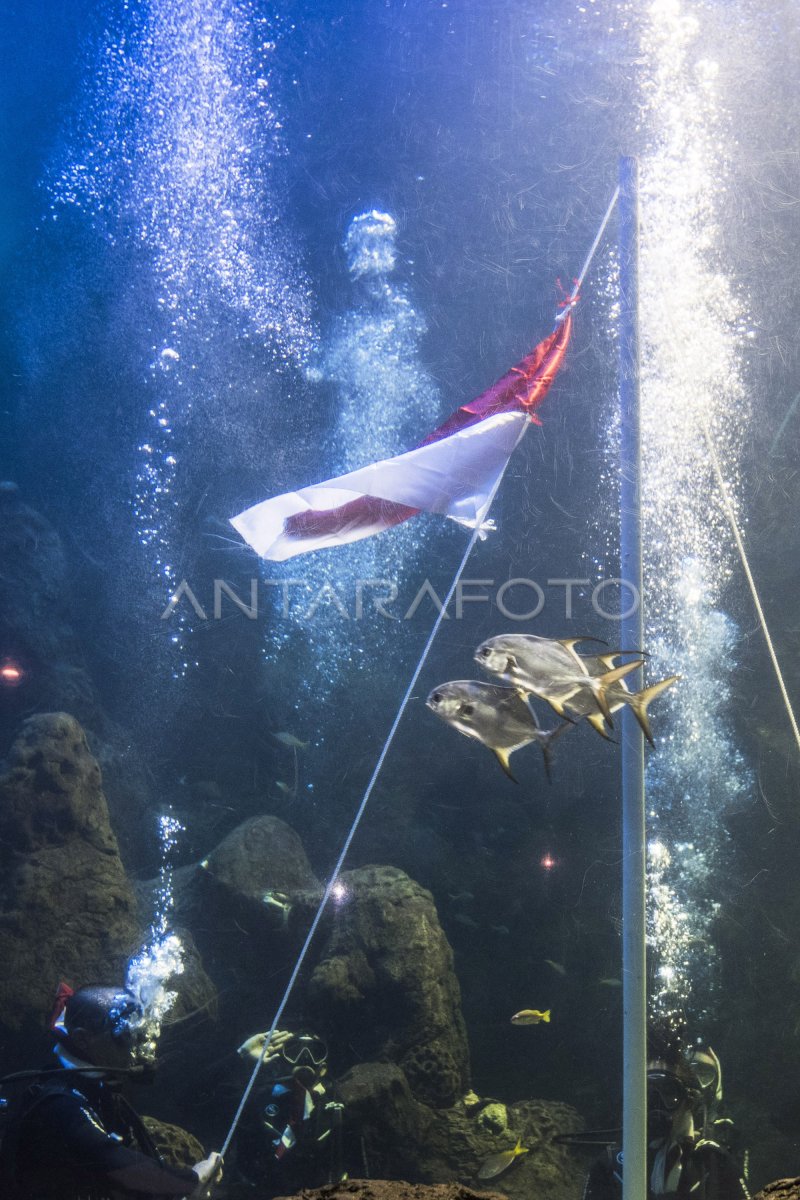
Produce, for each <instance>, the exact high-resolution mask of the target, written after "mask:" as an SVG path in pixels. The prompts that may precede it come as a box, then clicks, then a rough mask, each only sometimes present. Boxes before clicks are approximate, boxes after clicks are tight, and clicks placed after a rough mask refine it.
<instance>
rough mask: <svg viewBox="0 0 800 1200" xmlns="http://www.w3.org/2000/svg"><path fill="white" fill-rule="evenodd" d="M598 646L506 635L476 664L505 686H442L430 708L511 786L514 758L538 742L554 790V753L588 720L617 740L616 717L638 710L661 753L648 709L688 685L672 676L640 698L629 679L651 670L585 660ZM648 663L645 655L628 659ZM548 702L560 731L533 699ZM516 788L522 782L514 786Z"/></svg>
mask: <svg viewBox="0 0 800 1200" xmlns="http://www.w3.org/2000/svg"><path fill="white" fill-rule="evenodd" d="M585 641H597V639H596V638H562V639H554V638H543V637H537V636H535V635H534V634H529V633H505V634H500V635H498V636H496V637H491V638H489V639H488V640H487V641H485V642H482V643H481V645H480V646H478V648H477V650H476V651H475V655H474V658H475V661H476V662H477V663H479V664H480V666H481V667H482V668H483V669H484V670H485V671H486V672H487V673H488V674H490V675H494V676H495V677H496V678H497V679H498V680H499V681H500V683H498V684H489V683H482V682H480V681H479V680H475V679H456V680H451V681H450V682H448V683H441V684H439V686H438V687H435V688H434V689H433V691H432V692H431V693H430V694H429V696H428V699H427V701H426V704H427V706H428V708H430V709H431V711H432V712H434V713H436V715H437V717H440V718H441V719H442V720H443V721H445V722H446V723H447V724H448V725H452V726H453V728H454V729H457V730H458V732H459V733H463V734H464V736H465V737H469V738H473V739H475V740H476V741H479V742H482V743H483V745H484V746H487V747H488V748H489V749H490V750H491V751H492V753H493V754H494V756H495V758H496V759H497V761H498V762H499V764H500V766H501V767H502V769H503V771H504V772H505V773H506V775H508V777H509V778H510V779H514V775H513V774H512V772H511V767H510V765H509V758H510V756H511V755H512V754H513V753H514V751H515V750H519V749H521V748H522V747H523V746H527V745H529V744H530V743H532V742H535V743H536V744H537V745H538V746H539V747H540V749H541V751H542V755H543V758H544V765H545V771H546V773H547V778H548V779H549V780H551V782H552V773H551V766H552V746H553V743H554V742H555V741H556V740H557V739H558V738H559V737H561V736H562V734H563V733H565V732H566V731H567V730H568V729H570V728H571V727H572V726H573V725H575V724H576V723H577V722H578V721H580V720H581V719H582V718H584V717H585V718H586V720H587V721H588V722H589V724H590V725H591V726H592V728H593V729H594V730H595V731H596V732H597V733H599V734H600V736H601V737H604V738H607V739H609V738H610V733H609V730H611V729H613V727H614V726H613V714H614V713H615V712H618V711H619V710H620V709H621V708H623V707H624V706H627V707H628V708H630V710H631V712H632V713H633V714H634V716H635V717H636V720H637V721H638V722H639V725H640V726H641V729H642V732H643V733H644V735H645V737H646V738H647V740H648V742H649V743H650V745H651V746H655V740H654V738H653V732H652V729H651V728H650V721H649V718H648V714H647V708H648V705H649V704H650V702H651V701H652V700H654V699H655V698H656V697H657V696H660V695H661V693H662V692H664V691H666V689H667V688H668V687H671V686H672V684H673V683H675V682H677V680H678V679H679V678H680V676H678V675H670V676H668V678H666V679H661V680H659V681H658V682H657V683H654V684H651V685H650V687H646V688H643V689H642V690H641V691H638V692H632V691H631V690H630V689H629V688H628V685H627V684H626V682H625V677H626V676H627V675H629V674H631V672H632V671H635V670H637V669H638V668H639V667H641V666H642V665H643V664H644V659H643V658H641V657H635V658H634V659H633V661H631V662H624V663H621V664H620V665H618V660H619V658H620V657H621V655H622V654H623V653H624V652H623V651H620V650H615V651H611V652H608V653H606V654H592V655H584V654H579V653H578V651H577V649H576V646H577V644H578V643H579V642H585ZM628 653H632V654H634V655H640V654H641V651H638V650H635V651H628ZM531 697H536V698H537V699H541V700H545V701H547V703H548V704H549V705H550V707H551V708H552V709H553V710H554V711H555V712H556V713H557V714H558V715H559V716H560V717H561V718H562V722H561V724H560V725H557V726H556V727H555V728H554V729H548V730H545V729H542V728H541V726H540V724H539V721H538V719H537V717H536V714H535V713H534V711H533V709H532V708H531V706H530V698H531ZM514 782H515V783H516V782H517V781H516V779H514Z"/></svg>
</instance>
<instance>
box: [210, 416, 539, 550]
mask: <svg viewBox="0 0 800 1200" xmlns="http://www.w3.org/2000/svg"><path fill="white" fill-rule="evenodd" d="M527 421H528V417H527V415H526V414H525V413H522V412H511V413H499V414H498V415H497V416H494V417H487V418H486V419H485V420H484V421H480V422H479V423H477V424H476V425H470V426H469V427H468V428H466V429H462V430H460V431H459V432H458V433H454V434H451V435H450V436H449V437H446V438H442V439H441V441H438V442H432V443H431V444H430V445H429V446H420V447H418V448H417V449H416V450H409V451H408V452H407V453H406V454H399V455H397V457H396V458H387V459H384V460H382V461H381V462H376V463H371V464H370V465H369V466H368V467H362V468H361V469H360V470H358V471H351V472H350V473H349V474H348V475H341V476H339V478H338V479H328V480H326V481H325V482H324V483H319V484H316V485H313V486H311V487H306V488H301V489H300V490H299V491H296V492H286V493H284V494H283V495H282V496H274V497H273V498H272V499H270V500H263V501H262V502H261V503H260V504H255V505H253V507H252V508H248V509H246V510H245V511H244V512H242V513H239V514H238V516H236V517H233V519H232V520H231V524H232V525H233V527H234V529H236V530H237V532H238V533H240V534H241V536H242V537H243V538H244V539H245V541H246V542H248V543H249V544H250V545H251V546H252V547H253V549H254V550H255V551H256V553H257V554H259V555H261V557H262V558H269V559H273V560H276V561H282V560H284V559H287V558H293V557H294V556H295V555H296V554H305V553H307V552H308V551H310V550H319V549H321V548H322V547H324V546H338V545H343V544H345V543H346V542H354V541H358V540H359V539H361V538H364V537H370V536H371V535H372V534H374V533H380V532H381V530H383V529H385V528H386V525H385V524H384V523H382V522H381V521H380V520H379V519H377V520H376V522H375V524H374V525H371V526H369V527H366V528H364V527H362V526H359V527H358V528H357V529H355V530H350V531H348V530H346V529H344V530H340V531H338V532H336V533H333V534H325V535H323V536H321V537H316V538H314V537H291V536H289V535H287V534H285V533H284V523H285V521H286V519H287V517H290V516H293V515H294V514H295V513H301V512H307V511H308V510H309V509H315V510H324V511H328V510H330V509H334V508H339V507H340V506H341V505H343V504H348V503H350V502H351V501H353V500H358V499H359V497H361V496H373V497H376V498H377V499H381V500H388V501H392V502H393V503H395V504H405V505H408V507H410V508H419V509H422V510H424V511H425V512H435V513H443V514H445V515H446V516H450V517H454V518H455V519H456V520H458V521H461V522H462V523H464V524H469V525H474V524H479V523H480V522H481V521H482V520H483V516H484V514H485V508H486V502H487V500H488V498H489V496H490V495H491V492H492V488H493V486H494V484H495V482H496V480H497V477H498V475H499V474H500V472H501V471H502V470H503V468H504V467H505V464H506V463H507V462H508V458H509V455H510V454H511V452H512V450H513V449H514V447H515V446H516V444H517V442H518V441H519V439H520V437H521V436H522V433H523V431H524V429H525V426H526V424H527Z"/></svg>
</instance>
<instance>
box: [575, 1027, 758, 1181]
mask: <svg viewBox="0 0 800 1200" xmlns="http://www.w3.org/2000/svg"><path fill="white" fill-rule="evenodd" d="M721 1101H722V1068H721V1066H720V1061H719V1059H718V1058H717V1056H716V1054H715V1053H714V1051H713V1050H712V1049H711V1047H710V1046H705V1047H702V1048H700V1047H697V1048H689V1049H686V1050H685V1051H682V1052H681V1051H677V1050H674V1051H670V1050H666V1051H665V1052H664V1053H662V1054H660V1055H659V1056H658V1057H656V1058H653V1059H651V1060H650V1062H649V1064H648V1068H647V1141H648V1153H647V1169H648V1189H647V1191H648V1197H651V1198H655V1197H660V1196H681V1197H683V1196H686V1197H688V1196H692V1197H695V1198H696V1200H749V1198H750V1193H749V1191H748V1189H747V1183H746V1178H745V1174H746V1172H745V1171H744V1169H743V1166H742V1163H740V1162H739V1161H738V1159H737V1156H736V1154H735V1152H734V1148H733V1146H732V1144H731V1143H732V1140H733V1138H732V1135H733V1122H732V1121H731V1119H730V1118H729V1117H726V1116H724V1115H723V1113H722V1110H721ZM602 1132H603V1131H600V1133H599V1134H596V1135H593V1134H577V1135H574V1136H572V1135H566V1136H565V1137H563V1138H561V1139H559V1140H561V1141H568V1142H569V1143H570V1144H572V1145H577V1144H580V1143H581V1142H583V1143H585V1144H591V1142H592V1141H594V1142H595V1143H597V1142H601V1141H604V1140H605V1139H604V1138H602V1137H601V1134H602ZM613 1132H614V1133H616V1135H617V1137H616V1138H614V1140H613V1141H612V1140H611V1138H609V1140H608V1141H607V1143H606V1151H605V1154H603V1155H602V1157H601V1158H599V1159H598V1160H597V1161H596V1162H595V1163H594V1164H593V1166H592V1167H591V1169H590V1171H589V1174H588V1175H587V1177H586V1181H585V1184H584V1190H583V1200H618V1198H619V1196H620V1195H621V1192H622V1167H623V1164H622V1149H621V1146H620V1144H619V1133H620V1131H619V1130H616V1131H613ZM743 1157H745V1158H746V1156H743Z"/></svg>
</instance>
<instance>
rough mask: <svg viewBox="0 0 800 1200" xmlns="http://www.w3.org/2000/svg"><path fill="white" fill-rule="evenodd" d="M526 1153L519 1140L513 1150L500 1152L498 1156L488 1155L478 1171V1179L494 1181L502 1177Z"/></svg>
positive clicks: (525, 1148)
mask: <svg viewBox="0 0 800 1200" xmlns="http://www.w3.org/2000/svg"><path fill="white" fill-rule="evenodd" d="M527 1153H528V1149H527V1147H525V1146H523V1145H522V1138H520V1139H519V1141H518V1142H517V1144H516V1146H515V1147H514V1149H513V1150H501V1151H500V1153H499V1154H490V1155H489V1157H488V1158H487V1159H486V1162H485V1163H483V1164H482V1165H481V1168H480V1170H479V1171H478V1179H494V1178H495V1177H496V1176H497V1175H502V1174H503V1171H507V1170H508V1168H509V1167H510V1166H511V1164H512V1163H513V1162H516V1160H517V1159H518V1158H520V1157H521V1155H523V1154H527Z"/></svg>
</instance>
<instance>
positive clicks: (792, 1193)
mask: <svg viewBox="0 0 800 1200" xmlns="http://www.w3.org/2000/svg"><path fill="white" fill-rule="evenodd" d="M753 1200H800V1178H795V1179H776V1180H775V1182H774V1183H768V1184H767V1185H766V1187H763V1188H762V1189H761V1191H760V1192H756V1194H755V1196H753Z"/></svg>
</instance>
